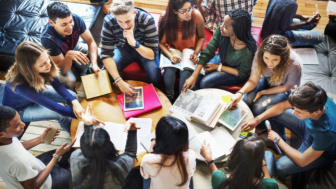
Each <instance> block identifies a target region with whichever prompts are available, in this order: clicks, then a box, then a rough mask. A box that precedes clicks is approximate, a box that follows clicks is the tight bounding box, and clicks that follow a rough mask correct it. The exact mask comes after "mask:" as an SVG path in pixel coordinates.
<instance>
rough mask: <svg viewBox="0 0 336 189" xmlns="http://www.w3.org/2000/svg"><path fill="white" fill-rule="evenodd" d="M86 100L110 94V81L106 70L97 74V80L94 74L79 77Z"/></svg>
mask: <svg viewBox="0 0 336 189" xmlns="http://www.w3.org/2000/svg"><path fill="white" fill-rule="evenodd" d="M81 78H82V83H83V87H84V92H85V96H86V99H90V98H94V97H98V96H102V95H105V94H109V93H112V87H111V83H110V79H109V76H108V73H107V71H106V70H101V71H100V72H98V78H96V76H95V74H89V75H85V76H81Z"/></svg>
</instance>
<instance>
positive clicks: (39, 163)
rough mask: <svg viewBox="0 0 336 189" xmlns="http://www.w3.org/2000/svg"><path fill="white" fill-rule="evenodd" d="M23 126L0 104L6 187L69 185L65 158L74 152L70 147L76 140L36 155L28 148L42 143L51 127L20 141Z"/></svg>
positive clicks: (0, 156) (1, 173)
mask: <svg viewBox="0 0 336 189" xmlns="http://www.w3.org/2000/svg"><path fill="white" fill-rule="evenodd" d="M24 126H25V124H24V123H23V122H22V121H21V119H20V115H19V114H18V113H17V112H16V111H15V110H14V109H13V108H10V107H7V106H0V177H1V178H2V179H3V180H4V181H5V183H6V185H7V186H8V187H9V188H15V189H28V188H29V189H38V188H40V189H51V188H52V189H53V188H62V189H67V188H69V187H68V186H69V184H68V179H69V178H70V173H69V171H68V170H66V169H68V168H69V166H70V165H69V162H68V159H69V157H70V155H71V152H73V151H74V149H71V147H72V146H73V144H74V142H75V140H74V142H72V143H71V144H69V145H67V142H66V143H64V144H63V145H62V146H61V147H59V148H58V149H57V150H53V151H49V152H46V153H44V154H41V155H40V156H38V157H37V158H36V157H34V156H33V155H32V154H31V153H29V152H28V150H29V149H30V148H33V147H34V146H36V145H38V144H41V143H43V139H44V137H45V135H46V134H47V132H48V130H50V129H51V128H52V127H48V128H47V129H46V130H45V131H44V132H43V134H42V135H41V136H38V137H36V138H34V139H31V140H28V141H25V142H22V143H21V142H20V141H19V139H18V138H17V137H18V136H20V135H22V133H23V131H24ZM59 133H60V132H59V131H58V132H57V133H56V136H57V135H59ZM54 139H55V138H54ZM54 139H53V140H54ZM67 152H68V153H67ZM62 156H64V157H63V158H62ZM56 164H58V166H55V165H56ZM61 167H62V168H61Z"/></svg>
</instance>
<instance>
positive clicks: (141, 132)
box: [122, 118, 153, 153]
mask: <svg viewBox="0 0 336 189" xmlns="http://www.w3.org/2000/svg"><path fill="white" fill-rule="evenodd" d="M128 121H131V122H135V123H136V125H137V126H139V127H141V129H138V131H137V143H138V150H137V153H140V152H146V149H145V148H144V147H143V146H142V145H141V140H142V139H143V138H145V137H147V136H148V135H149V134H150V132H151V129H152V122H153V120H152V119H151V118H130V119H129V120H128ZM123 135H124V137H123V144H122V146H123V148H124V149H125V147H126V142H127V135H128V134H127V133H124V134H123Z"/></svg>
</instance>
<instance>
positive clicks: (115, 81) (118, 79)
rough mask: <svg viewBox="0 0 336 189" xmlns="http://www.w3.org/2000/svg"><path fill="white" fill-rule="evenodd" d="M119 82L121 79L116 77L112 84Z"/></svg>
mask: <svg viewBox="0 0 336 189" xmlns="http://www.w3.org/2000/svg"><path fill="white" fill-rule="evenodd" d="M120 80H122V78H121V77H117V78H116V79H115V80H114V84H117V83H118V82H119V81H120Z"/></svg>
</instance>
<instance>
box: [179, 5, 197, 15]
mask: <svg viewBox="0 0 336 189" xmlns="http://www.w3.org/2000/svg"><path fill="white" fill-rule="evenodd" d="M195 7H196V6H195V5H191V6H190V8H189V9H188V10H185V11H182V12H180V11H177V12H179V13H181V14H182V15H183V16H186V15H187V14H188V13H189V12H191V11H192V10H194V8H195Z"/></svg>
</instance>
